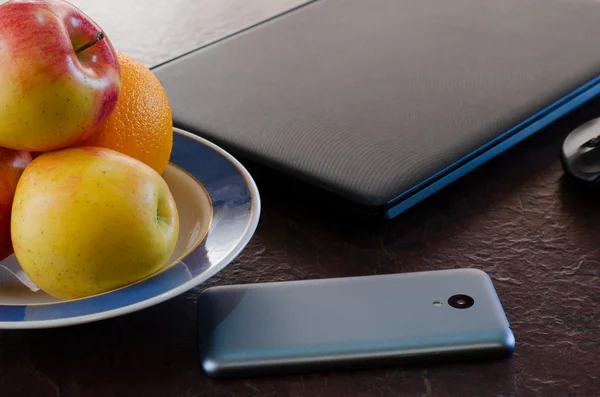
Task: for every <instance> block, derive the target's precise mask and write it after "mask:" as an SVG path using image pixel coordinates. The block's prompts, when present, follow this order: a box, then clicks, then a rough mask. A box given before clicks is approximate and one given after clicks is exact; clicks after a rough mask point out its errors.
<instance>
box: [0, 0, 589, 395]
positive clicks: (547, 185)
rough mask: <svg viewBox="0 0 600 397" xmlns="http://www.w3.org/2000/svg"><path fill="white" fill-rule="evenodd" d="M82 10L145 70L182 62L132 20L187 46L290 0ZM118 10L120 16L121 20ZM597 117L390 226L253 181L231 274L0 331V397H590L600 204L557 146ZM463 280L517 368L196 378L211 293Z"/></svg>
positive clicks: (471, 365)
mask: <svg viewBox="0 0 600 397" xmlns="http://www.w3.org/2000/svg"><path fill="white" fill-rule="evenodd" d="M75 3H76V4H78V5H80V6H82V8H84V9H86V7H89V9H90V11H89V13H90V15H92V16H94V17H96V18H97V20H98V21H99V22H100V23H103V22H104V23H106V24H109V25H110V24H112V25H110V26H112V28H113V30H114V39H113V41H115V44H116V45H117V47H121V49H125V50H129V52H130V53H132V55H134V56H137V57H138V58H140V59H142V60H144V62H146V63H148V64H153V63H157V62H158V61H161V60H163V59H162V58H165V57H168V56H172V55H175V54H176V53H177V52H181V51H179V50H180V49H181V50H185V49H187V48H183V47H182V46H183V44H180V47H177V45H174V44H173V42H174V41H176V40H175V37H176V36H168V37H161V38H156V37H154V36H153V37H152V38H151V39H150V41H151V43H149V44H148V46H147V47H144V48H143V49H140V47H139V46H137V45H138V43H139V40H140V39H139V32H138V35H137V36H135V34H136V33H135V31H136V26H138V25H135V24H133V25H132V24H131V23H129V24H128V23H123V21H122V20H120V18H121V19H123V18H126V16H127V15H129V16H130V17H131V18H132V19H131V20H134V21H135V20H138V19H137V17H136V16H135V15H134V16H132V15H131V13H133V12H134V11H135V12H140V16H139V18H142V16H143V18H145V19H140V22H138V23H139V26H138V27H143V26H146V25H144V24H151V23H156V21H157V20H161V21H168V20H170V19H173V18H175V17H176V16H177V15H181V16H182V18H183V19H182V20H184V22H182V23H184V25H185V24H188V25H189V24H191V25H189V26H194V25H193V18H192V19H189V18H188V19H187V20H185V18H184V16H185V15H190V14H191V12H190V9H191V11H196V12H200V13H202V15H203V17H202V20H203V21H205V24H203V25H202V27H203V28H205V30H202V29H201V28H198V29H199V30H197V31H196V33H193V32H191V33H190V32H189V31H187V30H186V29H183V28H182V29H180V30H181V31H186V32H188V36H186V37H188V38H190V39H189V40H188V41H187V42H186V45H187V46H188V47H193V46H195V45H197V44H201V43H202V42H205V41H207V40H210V39H212V38H213V37H212V36H215V35H216V36H218V35H220V34H224V33H228V31H229V30H231V31H233V30H237V29H239V28H240V27H242V26H245V25H247V24H250V23H252V22H255V21H256V20H258V19H260V18H264V17H267V16H269V15H270V14H274V13H276V12H279V11H281V10H282V9H285V8H288V7H291V6H293V5H294V4H295V3H297V1H287V2H280V1H275V0H263V1H259V0H256V1H254V0H253V1H246V0H228V1H224V0H223V1H221V0H211V1H199V2H193V4H186V3H187V2H186V1H184V0H181V1H173V2H167V1H160V0H155V1H149V2H146V3H147V4H146V3H144V4H146V5H145V6H143V5H141V3H138V4H135V2H133V1H127V0H119V1H116V0H110V1H108V2H92V1H89V0H86V1H83V0H82V1H75ZM189 3H192V2H189ZM111 4H112V7H117V5H118V6H120V7H125V8H126V10H125V11H128V12H121V13H114V12H113V10H112V9H111ZM127 7H129V8H127ZM140 7H142V8H143V7H149V9H151V10H152V12H150V13H149V14H148V13H146V14H144V11H143V10H140V9H139V8H140ZM161 7H162V8H161ZM173 8H175V9H176V10H173ZM188 8H190V9H188ZM166 10H171V13H170V14H169V13H167V12H166ZM117 14H119V15H117ZM123 15H125V17H124V16H123ZM153 18H154V19H153ZM160 18H162V19H160ZM219 18H221V19H219ZM180 21H181V20H180ZM186 21H187V22H186ZM211 24H212V25H211ZM219 29H220V30H219ZM139 30H143V29H141V28H140V29H139ZM108 31H109V32H110V30H108ZM161 32H162V33H161V34H165V32H168V29H164V30H162V31H161ZM197 32H200V33H197ZM202 32H205V34H203V33H202ZM176 34H181V32H179V33H178V32H177V31H174V32H173V35H176ZM132 37H136V38H135V39H133V38H132ZM136 49H137V50H136ZM136 51H137V52H136ZM598 116H600V100H597V101H595V102H593V103H590V104H589V105H587V106H585V107H583V108H581V109H579V110H577V111H575V112H574V113H573V114H571V115H570V116H568V117H566V118H564V119H563V120H561V121H559V122H557V123H555V124H554V125H553V126H551V127H550V128H548V129H546V130H545V131H543V132H542V133H540V134H539V135H537V136H535V137H533V138H532V139H529V140H528V141H526V142H525V143H523V144H521V145H519V146H518V147H516V148H514V149H513V150H510V151H509V152H507V153H505V154H503V155H501V156H500V157H498V158H496V159H494V160H493V161H491V162H489V163H488V164H486V165H484V166H483V167H481V168H479V169H478V170H476V171H475V172H473V173H471V174H470V175H468V176H466V177H465V178H463V179H462V180H460V181H459V182H457V183H456V184H454V185H453V186H451V187H450V188H448V189H446V190H444V191H443V192H441V193H439V194H438V195H436V196H435V197H433V198H431V199H429V200H427V201H426V202H424V203H422V204H421V205H419V206H417V207H416V208H414V209H412V210H410V211H409V212H407V213H405V214H404V215H402V216H401V217H399V218H398V219H396V220H395V221H392V222H390V223H387V224H379V225H377V224H366V223H364V222H360V221H358V220H356V219H355V218H352V217H348V216H340V215H339V214H336V213H334V212H331V211H329V210H328V209H327V207H326V206H325V207H324V206H322V205H320V204H321V203H320V202H319V201H318V200H315V199H312V200H311V199H309V196H310V192H311V191H310V190H307V191H306V192H307V193H306V194H305V195H302V196H298V195H297V194H293V193H289V192H286V190H285V189H284V190H282V189H281V188H280V186H279V184H280V183H279V182H281V181H280V180H279V179H276V180H277V181H278V183H277V185H278V186H273V184H272V183H267V182H266V177H269V176H275V178H280V177H279V176H277V175H276V174H273V175H271V174H269V173H268V172H267V173H264V172H263V171H257V174H256V177H257V180H258V183H259V189H260V190H261V192H262V198H263V214H262V218H261V222H260V225H259V227H258V230H257V232H256V234H255V236H254V238H253V239H252V241H251V242H250V244H249V245H248V247H247V248H246V249H245V250H244V252H243V253H242V254H241V255H240V256H239V257H238V258H237V259H236V260H235V261H234V262H233V263H232V264H231V265H230V266H229V267H227V268H226V269H225V270H223V271H222V272H221V273H219V274H218V275H217V276H215V277H214V278H212V279H211V280H210V281H209V282H207V283H206V284H205V285H202V286H201V287H199V288H197V289H195V290H193V291H190V292H188V293H185V294H183V295H181V296H179V297H177V298H174V299H172V300H170V301H167V302H165V303H163V304H160V305H158V306H155V307H152V308H149V309H146V310H143V311H140V312H137V313H133V314H129V315H126V316H122V317H118V318H114V319H109V320H105V321H100V322H97V323H91V324H86V325H81V326H75V327H69V328H60V329H50V330H31V331H0V396H2V397H4V396H40V397H45V396H63V397H67V396H68V397H79V396H102V397H108V396H157V397H158V396H160V397H170V396H173V397H175V396H181V397H192V396H276V395H286V396H304V395H306V396H311V397H316V396H401V395H407V396H505V397H508V396H530V395H531V396H537V395H539V396H594V395H598V394H599V393H600V380H599V377H600V252H599V251H598V249H599V248H600V193H597V192H594V191H591V190H588V189H583V188H581V187H579V186H577V185H575V184H573V183H570V181H569V180H567V179H565V178H564V176H563V172H562V169H561V166H560V163H559V159H558V151H559V147H560V143H561V140H562V138H563V137H564V136H565V134H566V133H567V132H568V131H569V130H570V129H571V128H573V127H575V126H576V125H577V124H578V123H581V122H582V121H583V120H587V119H589V118H592V117H598ZM458 267H476V268H479V269H483V270H485V271H487V272H488V273H489V274H490V276H491V277H492V279H493V281H494V284H495V286H496V289H497V292H498V294H499V296H500V298H501V300H502V303H503V305H504V308H505V311H506V314H507V317H508V319H509V321H510V323H511V325H512V328H513V330H514V333H515V336H516V340H517V348H516V351H515V355H514V357H513V358H511V359H508V360H496V361H485V362H466V363H459V364H458V363H457V364H444V365H435V366H416V367H406V368H386V369H379V370H369V371H353V372H340V373H327V374H311V375H302V376H300V375H298V376H285V377H267V378H253V379H241V380H228V381H223V380H219V381H217V380H211V379H209V378H208V377H206V376H205V375H204V374H203V373H202V372H201V370H200V367H199V364H198V353H197V323H198V318H197V315H196V297H197V296H198V293H199V292H200V291H201V290H202V289H204V288H206V287H208V286H213V285H223V284H234V283H249V282H263V281H275V280H293V279H308V278H325V277H340V276H356V275H370V274H384V273H397V272H409V271H422V270H433V269H444V268H458Z"/></svg>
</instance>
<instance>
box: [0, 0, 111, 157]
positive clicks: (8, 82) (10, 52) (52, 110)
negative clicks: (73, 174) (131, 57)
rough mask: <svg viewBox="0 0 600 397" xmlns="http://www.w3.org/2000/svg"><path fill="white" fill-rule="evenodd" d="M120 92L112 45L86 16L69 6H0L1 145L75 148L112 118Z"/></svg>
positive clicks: (57, 1)
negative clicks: (107, 119) (97, 126)
mask: <svg viewBox="0 0 600 397" xmlns="http://www.w3.org/2000/svg"><path fill="white" fill-rule="evenodd" d="M120 87H121V71H120V67H119V61H118V59H117V55H116V52H115V49H114V48H113V45H112V44H111V42H110V40H109V39H108V37H106V36H105V34H104V32H103V31H102V30H101V29H100V27H99V26H98V25H97V24H96V23H95V22H94V21H92V20H91V19H90V18H89V17H88V16H87V15H85V14H84V13H83V12H82V11H81V10H79V9H78V8H76V7H75V6H73V5H72V4H70V3H68V2H66V1H63V0H10V1H8V2H6V3H4V4H1V5H0V146H3V147H7V148H10V149H16V150H27V151H47V150H55V149H60V148H65V147H68V146H71V145H73V144H76V143H78V142H80V141H82V140H84V139H85V138H87V137H88V136H89V135H90V134H91V133H92V131H93V128H94V127H95V126H96V125H98V124H99V123H101V122H102V121H104V120H105V119H106V118H107V117H108V116H109V115H110V113H111V112H112V110H113V109H114V107H115V105H116V102H117V98H118V95H119V92H120Z"/></svg>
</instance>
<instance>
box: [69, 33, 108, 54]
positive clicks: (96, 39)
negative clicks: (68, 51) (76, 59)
mask: <svg viewBox="0 0 600 397" xmlns="http://www.w3.org/2000/svg"><path fill="white" fill-rule="evenodd" d="M103 38H104V33H102V32H98V33H96V37H94V40H92V41H90V42H89V43H86V44H84V45H82V46H81V47H79V48H78V49H76V50H75V53H76V54H79V53H80V52H81V51H84V50H87V49H88V48H90V47H91V46H93V45H94V44H96V43H97V42H99V41H100V40H102V39H103Z"/></svg>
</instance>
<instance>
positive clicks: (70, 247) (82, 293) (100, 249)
mask: <svg viewBox="0 0 600 397" xmlns="http://www.w3.org/2000/svg"><path fill="white" fill-rule="evenodd" d="M11 233H12V242H13V247H14V252H15V255H16V257H17V259H18V260H19V263H20V264H21V267H22V268H23V270H24V271H25V272H26V273H27V274H28V275H29V277H30V278H31V279H32V280H33V282H34V283H36V284H37V285H38V287H40V288H41V289H42V290H43V291H45V292H47V293H48V294H50V295H53V296H55V297H57V298H60V299H74V298H81V297H86V296H90V295H95V294H99V293H103V292H106V291H110V290H114V289H116V288H119V287H122V286H126V285H128V284H131V283H133V282H135V281H138V280H140V279H142V278H145V277H147V276H149V275H152V274H153V273H155V272H157V271H159V270H160V269H161V268H162V267H163V266H164V265H166V264H167V261H168V260H169V257H170V256H171V254H172V253H173V251H174V249H175V243H176V241H177V237H178V234H179V215H178V212H177V207H176V204H175V201H174V199H173V196H172V195H171V192H170V190H169V187H168V185H167V183H166V182H165V181H164V179H163V178H162V177H161V176H160V175H159V174H158V173H157V172H156V171H154V170H153V169H152V168H151V167H149V166H147V165H146V164H144V163H142V162H141V161H138V160H136V159H134V158H132V157H129V156H127V155H125V154H122V153H119V152H116V151H113V150H111V149H105V148H98V147H80V148H68V149H62V150H58V151H53V152H47V153H44V154H42V155H40V156H39V157H36V158H35V159H34V160H33V161H32V162H31V163H30V164H29V166H28V167H27V168H26V169H25V171H24V172H23V175H22V176H21V178H20V179H19V183H18V184H17V189H16V192H15V198H14V201H13V208H12V219H11Z"/></svg>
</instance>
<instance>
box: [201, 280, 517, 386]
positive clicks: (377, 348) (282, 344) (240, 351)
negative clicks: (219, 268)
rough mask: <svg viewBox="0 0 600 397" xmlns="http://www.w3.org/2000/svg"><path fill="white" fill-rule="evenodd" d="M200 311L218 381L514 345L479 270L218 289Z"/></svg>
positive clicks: (462, 356) (504, 352)
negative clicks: (226, 378)
mask: <svg viewBox="0 0 600 397" xmlns="http://www.w3.org/2000/svg"><path fill="white" fill-rule="evenodd" d="M198 310H199V318H198V321H199V332H200V338H199V341H200V359H201V364H202V368H203V370H204V372H205V373H206V374H207V375H209V376H211V377H219V378H221V377H246V376H257V375H277V374H290V373H300V372H318V371H330V370H345V369H359V368H372V367H375V366H390V365H392V366H394V365H411V364H426V363H431V362H441V361H448V360H451V361H455V360H472V359H482V358H500V357H509V356H511V355H512V352H513V350H514V346H515V338H514V335H513V333H512V331H511V329H510V326H509V323H508V320H507V318H506V316H505V314H504V311H503V309H502V305H501V303H500V300H499V298H498V296H497V294H496V291H495V289H494V286H493V284H492V281H491V279H490V277H489V276H488V275H487V274H486V273H485V272H483V271H481V270H475V269H456V270H437V271H427V272H415V273H403V274H389V275H378V276H364V277H350V278H334V279H322V280H303V281H290V282H273V283H261V284H249V285H231V286H221V287H213V288H209V289H207V290H205V291H204V292H203V293H201V294H200V296H199V298H198Z"/></svg>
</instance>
